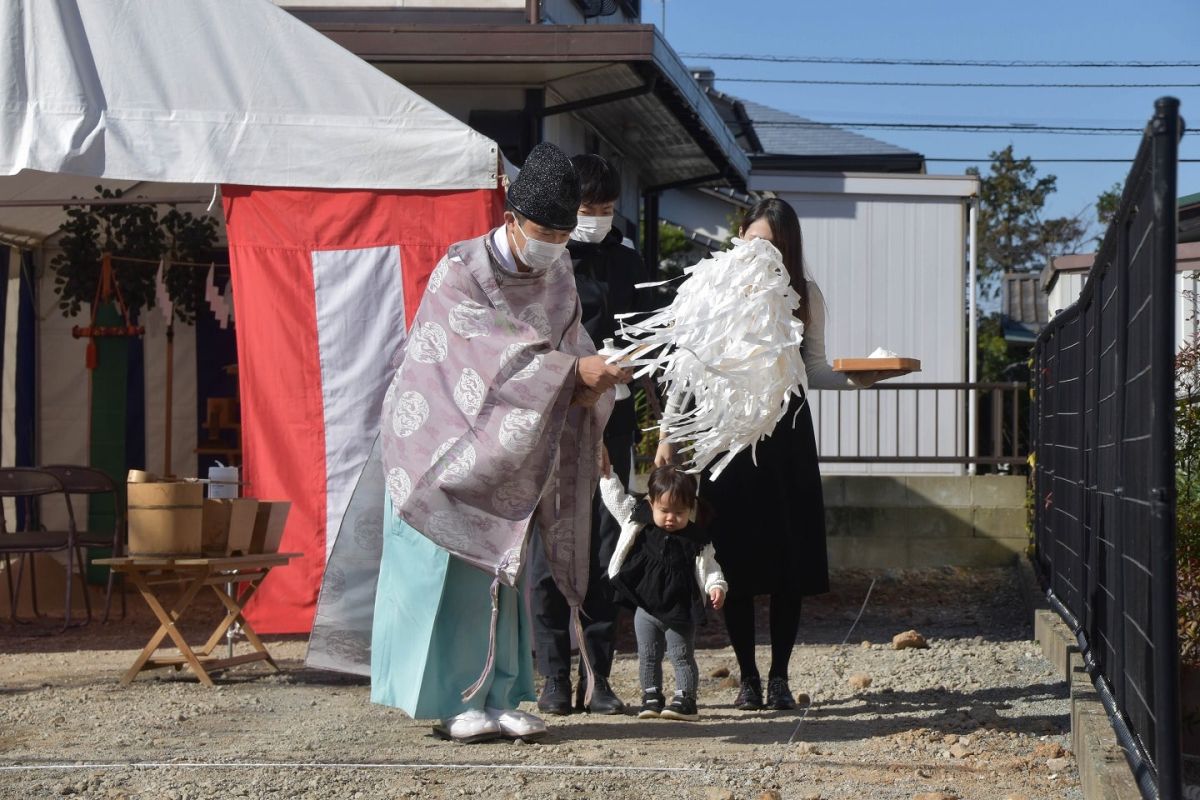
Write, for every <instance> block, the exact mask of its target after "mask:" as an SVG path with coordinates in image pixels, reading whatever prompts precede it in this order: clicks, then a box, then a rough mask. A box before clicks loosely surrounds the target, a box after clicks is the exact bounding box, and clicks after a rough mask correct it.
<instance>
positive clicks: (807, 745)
mask: <svg viewBox="0 0 1200 800" xmlns="http://www.w3.org/2000/svg"><path fill="white" fill-rule="evenodd" d="M796 752H797V753H800V754H802V755H806V756H811V755H816V754H817V753H820V752H821V751H820V750H818V749H817V746H816V745H815V744H813V743H812V742H801V743H800V744H798V745H796Z"/></svg>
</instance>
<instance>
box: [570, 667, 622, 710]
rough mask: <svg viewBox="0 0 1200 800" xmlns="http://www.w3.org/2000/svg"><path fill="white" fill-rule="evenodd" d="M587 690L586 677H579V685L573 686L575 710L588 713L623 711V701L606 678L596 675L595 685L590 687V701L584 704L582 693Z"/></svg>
mask: <svg viewBox="0 0 1200 800" xmlns="http://www.w3.org/2000/svg"><path fill="white" fill-rule="evenodd" d="M585 692H587V679H586V678H582V677H581V678H580V679H579V685H578V686H576V687H575V710H576V711H587V712H588V713H589V714H621V713H624V711H625V703H624V702H622V700H621V698H619V697H617V695H616V693H615V692H614V691H613V690H612V687H611V686H609V685H608V680H607V679H605V678H601V677H600V676H599V675H597V676H596V685H595V686H594V687H593V688H592V702H590V703H588V704H587V705H586V706H585V705H584V703H583V695H584V693H585Z"/></svg>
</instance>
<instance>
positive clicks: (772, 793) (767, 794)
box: [758, 789, 783, 800]
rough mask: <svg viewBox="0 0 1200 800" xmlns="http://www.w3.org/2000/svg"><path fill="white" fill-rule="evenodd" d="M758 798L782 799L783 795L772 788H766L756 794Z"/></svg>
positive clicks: (766, 799)
mask: <svg viewBox="0 0 1200 800" xmlns="http://www.w3.org/2000/svg"><path fill="white" fill-rule="evenodd" d="M758 800H783V795H781V794H780V793H779V792H777V791H775V790H774V789H767V790H766V791H765V792H763V793H762V794H760V795H759V796H758Z"/></svg>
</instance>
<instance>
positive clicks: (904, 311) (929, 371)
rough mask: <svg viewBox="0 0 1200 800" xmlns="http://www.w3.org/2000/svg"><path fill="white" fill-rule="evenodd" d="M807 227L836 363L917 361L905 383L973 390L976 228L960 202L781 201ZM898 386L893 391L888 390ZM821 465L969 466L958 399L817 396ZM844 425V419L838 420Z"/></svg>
mask: <svg viewBox="0 0 1200 800" xmlns="http://www.w3.org/2000/svg"><path fill="white" fill-rule="evenodd" d="M780 196H781V197H783V198H784V199H785V200H787V201H788V202H789V203H791V204H792V205H793V206H794V207H795V209H796V212H797V214H798V215H799V217H800V224H801V229H802V232H803V236H804V252H805V262H806V268H807V270H808V271H809V274H810V275H811V276H812V278H813V279H814V280H816V282H817V284H818V285H819V286H820V287H821V291H822V292H823V293H824V295H825V300H826V304H827V317H826V318H827V325H826V331H825V338H826V344H827V353H828V357H829V360H830V362H831V363H832V361H833V360H834V359H837V358H853V357H861V356H866V355H868V354H869V353H871V351H873V350H874V349H875V348H876V347H885V348H887V349H888V350H892V351H894V352H896V353H898V354H900V355H902V356H910V357H913V358H918V359H920V360H921V363H922V371H921V372H919V373H915V374H913V375H909V376H906V377H903V378H899V379H897V380H895V381H893V382H890V383H891V384H892V385H895V384H901V383H915V382H919V383H935V382H936V383H958V382H962V381H965V380H966V361H965V355H964V353H965V341H966V315H965V312H964V308H963V287H964V269H965V267H964V265H965V254H966V224H965V216H966V215H965V211H964V207H963V201H962V199H960V198H957V197H913V196H886V195H853V194H835V193H794V192H788V193H781V194H780ZM884 385H888V384H884ZM812 403H813V406H812V409H813V417H814V424H815V425H816V430H817V437H818V443H819V447H820V450H821V453H822V455H825V456H833V455H837V454H838V453H839V452H840V453H841V454H842V455H854V454H866V455H882V456H888V455H895V454H897V452H898V453H899V454H900V455H910V454H912V453H913V452H914V449H915V450H916V452H917V453H919V454H920V455H943V456H950V455H965V454H966V442H965V427H966V426H965V419H964V416H963V415H964V414H965V407H966V402H965V398H964V397H963V395H962V394H961V393H958V394H956V393H955V392H952V391H943V392H921V393H920V397H919V398H918V397H917V396H916V393H915V392H912V391H900V392H897V391H893V390H884V391H863V392H854V391H848V392H832V391H823V392H814V393H813V397H812ZM839 413H840V418H839ZM822 471H823V472H825V473H827V474H852V473H874V474H898V473H942V474H946V473H949V474H958V473H961V472H962V471H963V468H962V467H961V466H959V465H931V464H836V463H828V464H825V465H823V467H822Z"/></svg>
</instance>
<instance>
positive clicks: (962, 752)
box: [950, 742, 971, 758]
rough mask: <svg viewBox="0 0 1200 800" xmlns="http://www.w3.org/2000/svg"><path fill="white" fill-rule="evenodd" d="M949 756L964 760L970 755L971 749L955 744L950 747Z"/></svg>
mask: <svg viewBox="0 0 1200 800" xmlns="http://www.w3.org/2000/svg"><path fill="white" fill-rule="evenodd" d="M950 755H952V756H954V757H955V758H966V757H967V756H969V755H971V748H969V747H967V746H966V745H965V744H962V743H959V742H955V743H954V744H952V745H950Z"/></svg>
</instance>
